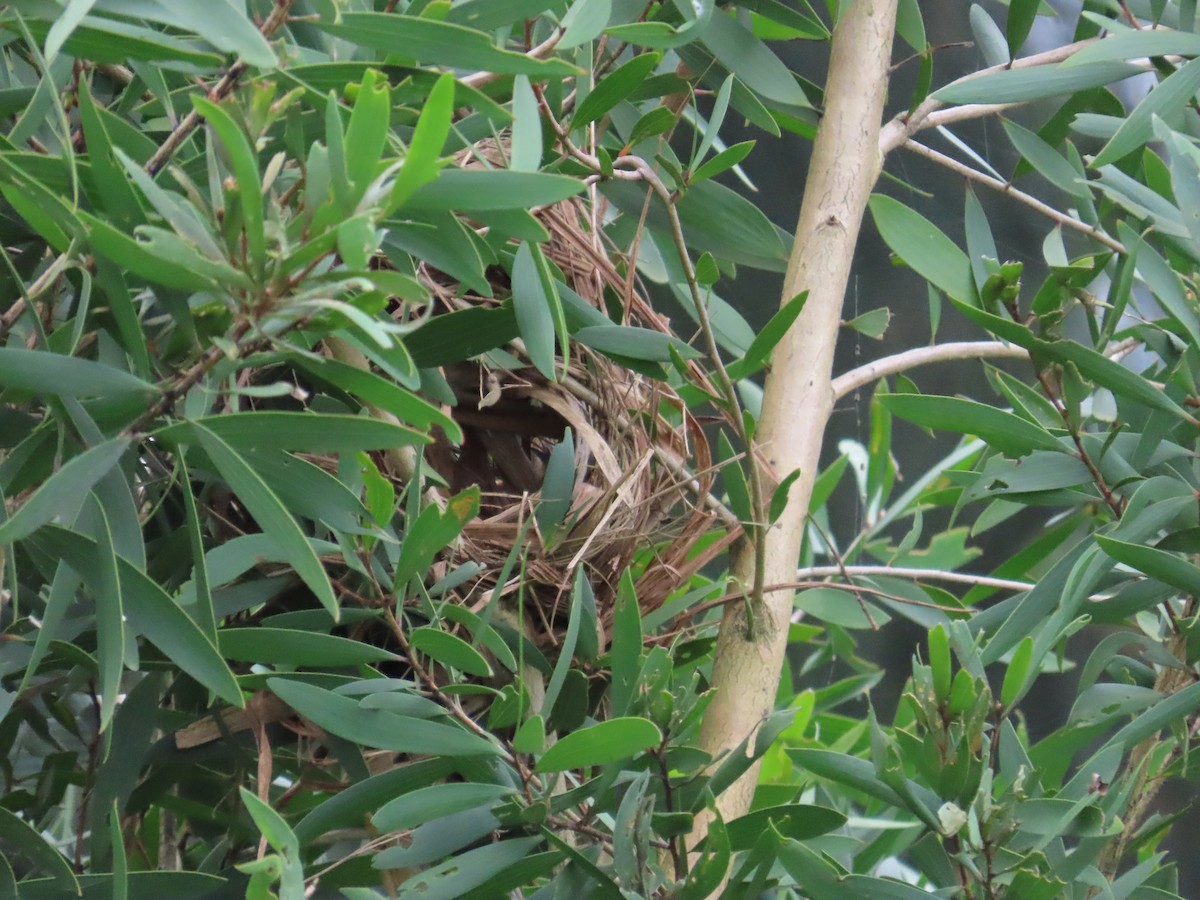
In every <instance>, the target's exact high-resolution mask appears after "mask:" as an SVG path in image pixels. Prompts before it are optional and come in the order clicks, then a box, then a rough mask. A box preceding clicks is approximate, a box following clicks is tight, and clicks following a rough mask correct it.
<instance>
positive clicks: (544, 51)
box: [458, 29, 566, 89]
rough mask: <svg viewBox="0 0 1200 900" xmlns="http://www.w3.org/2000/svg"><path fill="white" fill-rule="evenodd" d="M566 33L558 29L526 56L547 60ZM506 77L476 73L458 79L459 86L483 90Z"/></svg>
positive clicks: (489, 73)
mask: <svg viewBox="0 0 1200 900" xmlns="http://www.w3.org/2000/svg"><path fill="white" fill-rule="evenodd" d="M565 33H566V32H565V31H563V30H562V29H556V30H555V31H554V33H553V34H551V35H550V37H548V38H546V40H544V41H542V42H541V43H540V44H538V45H537V46H536V47H534V48H533V49H532V50H530V51H529V52H528V53H526V54H525V55H526V56H528V57H529V58H530V59H545V58H546V57H547V56H549V55H550V54H551V53H553V52H554V48H555V47H557V46H558V42H559V41H561V40H562V36H563V35H564V34H565ZM503 77H504V76H503V75H501V74H499V73H497V72H475V73H474V74H471V75H465V76H463V77H462V78H460V79H458V82H459V84H465V85H466V86H467V87H472V88H476V89H478V88H481V87H484V86H486V85H489V84H491V83H492V82H493V81H499V80H500V79H501V78H503Z"/></svg>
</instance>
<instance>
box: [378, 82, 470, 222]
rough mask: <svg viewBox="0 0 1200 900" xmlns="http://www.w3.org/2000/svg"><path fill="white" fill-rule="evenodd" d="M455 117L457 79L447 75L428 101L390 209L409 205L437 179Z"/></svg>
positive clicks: (433, 90) (418, 121)
mask: <svg viewBox="0 0 1200 900" xmlns="http://www.w3.org/2000/svg"><path fill="white" fill-rule="evenodd" d="M453 116H454V76H453V75H451V74H450V73H449V72H446V73H444V74H443V75H442V76H441V77H440V78H438V80H437V83H436V84H435V85H434V86H433V89H432V90H431V91H430V92H429V96H428V98H426V100H425V106H424V107H423V108H422V110H421V118H419V119H418V120H417V127H416V129H415V130H414V131H413V137H412V142H411V143H410V144H409V145H408V153H407V155H406V156H405V157H404V165H403V166H402V167H401V169H400V171H399V173H398V174H397V175H396V181H395V183H394V184H393V185H392V195H391V198H390V199H389V202H388V209H389V210H395V209H397V208H399V207H402V206H405V205H407V203H408V201H409V200H410V199H411V198H412V195H413V194H414V193H415V192H416V191H417V190H419V189H420V188H422V187H424V186H425V185H427V184H429V183H430V182H431V181H433V180H434V179H435V178H437V176H438V172H439V171H441V165H440V160H441V155H442V148H443V147H445V145H446V136H447V135H448V134H449V133H450V121H451V119H452V118H453Z"/></svg>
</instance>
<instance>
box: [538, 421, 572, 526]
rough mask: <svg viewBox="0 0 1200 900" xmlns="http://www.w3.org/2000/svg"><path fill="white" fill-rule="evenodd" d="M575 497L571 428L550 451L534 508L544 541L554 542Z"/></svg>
mask: <svg viewBox="0 0 1200 900" xmlns="http://www.w3.org/2000/svg"><path fill="white" fill-rule="evenodd" d="M574 498H575V436H574V434H573V433H572V432H571V429H570V428H567V429H566V430H565V431H564V432H563V439H562V440H561V441H559V442H558V443H557V444H555V445H554V449H552V450H551V451H550V459H549V460H548V461H547V462H546V474H545V477H544V478H543V479H542V490H541V497H540V499H539V501H538V504H537V506H536V508H535V509H534V516H535V517H536V518H537V526H538V530H539V531H540V532H541V533H542V536H543V540H544V541H546V542H547V543H548V544H549V543H553V541H554V536H555V531H556V529H557V528H558V526H559V525H561V524H562V523H563V520H564V519H565V518H566V517H567V512H568V511H569V510H570V508H571V501H572V500H573V499H574Z"/></svg>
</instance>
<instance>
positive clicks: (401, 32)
mask: <svg viewBox="0 0 1200 900" xmlns="http://www.w3.org/2000/svg"><path fill="white" fill-rule="evenodd" d="M318 27H320V28H321V29H322V30H323V31H326V32H328V33H330V34H333V35H336V36H337V37H340V38H344V39H345V40H348V41H353V42H354V43H355V44H358V45H359V46H362V47H370V48H373V49H375V50H380V51H383V52H384V53H395V52H397V51H398V50H399V52H402V53H403V54H404V55H406V56H409V57H411V58H413V59H415V60H417V61H418V62H423V63H430V64H435V65H447V66H454V67H456V68H460V69H482V70H483V71H485V72H496V73H499V74H504V75H529V76H531V77H533V76H537V77H540V78H546V77H549V76H554V75H573V74H576V71H577V70H576V69H575V67H574V66H572V65H570V64H569V63H566V62H563V61H562V60H558V59H545V60H542V59H535V58H534V57H532V56H527V55H526V54H524V53H516V52H514V51H511V50H502V49H500V48H499V47H497V46H496V45H495V44H493V43H492V40H491V38H490V37H489V36H488V35H486V34H484V33H483V32H481V31H476V30H475V29H473V28H466V27H464V26H462V25H458V24H455V23H453V22H438V21H436V20H435V19H431V18H419V17H417V16H406V15H399V14H392V13H375V12H344V13H342V14H341V15H340V16H339V17H338V21H337V22H322V23H320V25H319V26H318ZM401 48H402V49H401Z"/></svg>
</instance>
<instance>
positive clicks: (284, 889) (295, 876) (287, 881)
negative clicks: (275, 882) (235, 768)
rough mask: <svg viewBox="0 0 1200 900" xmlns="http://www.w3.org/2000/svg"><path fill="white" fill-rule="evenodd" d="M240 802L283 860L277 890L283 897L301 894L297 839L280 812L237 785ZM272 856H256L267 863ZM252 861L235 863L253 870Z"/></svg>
mask: <svg viewBox="0 0 1200 900" xmlns="http://www.w3.org/2000/svg"><path fill="white" fill-rule="evenodd" d="M238 793H239V794H241V798H242V805H243V806H244V807H246V811H247V812H248V813H250V818H251V819H253V820H254V824H255V825H256V826H258V830H259V832H260V833H261V834H262V836H263V838H265V839H266V842H267V843H268V844H270V845H271V848H272V849H273V850H275V852H276V853H278V854H279V857H276V859H278V860H281V861H282V872H280V874H279V890H280V893H281V894H282V896H284V897H300V896H302V895H303V894H304V892H305V891H304V866H303V863H302V862H301V860H300V842H299V841H298V840H296V835H295V834H294V833H293V832H292V829H291V828H289V827H288V824H287V822H286V821H285V820H284V818H283V816H281V815H279V813H277V812H275V810H273V809H271V807H270V806H268V805H267V804H266V803H264V802H263V801H262V800H260V799H258V797H256V796H254V794H252V793H250V792H249V791H248V790H246V789H245V788H244V787H240V788H238ZM270 859H271V857H267V858H266V859H263V860H259V862H260V863H266V862H268V861H269V860H270ZM253 865H254V864H253V863H243V864H242V865H239V866H237V868H238V870H239V871H242V872H253V871H254V869H253V868H252V866H253Z"/></svg>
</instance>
